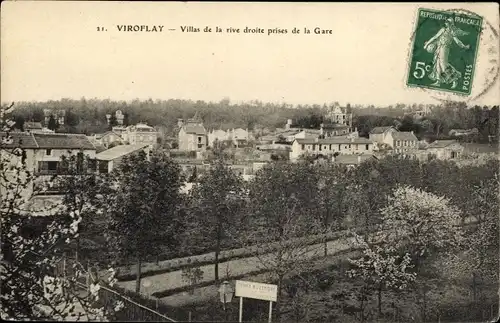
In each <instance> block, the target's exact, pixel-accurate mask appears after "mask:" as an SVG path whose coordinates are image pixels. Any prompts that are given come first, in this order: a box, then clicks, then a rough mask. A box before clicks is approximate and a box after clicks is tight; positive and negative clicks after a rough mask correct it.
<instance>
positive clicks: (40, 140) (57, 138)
mask: <svg viewBox="0 0 500 323" xmlns="http://www.w3.org/2000/svg"><path fill="white" fill-rule="evenodd" d="M33 136H34V137H35V140H36V142H37V144H38V148H42V149H92V150H95V147H94V145H93V144H92V142H91V141H90V140H89V138H87V136H85V135H81V134H70V133H34V134H33Z"/></svg>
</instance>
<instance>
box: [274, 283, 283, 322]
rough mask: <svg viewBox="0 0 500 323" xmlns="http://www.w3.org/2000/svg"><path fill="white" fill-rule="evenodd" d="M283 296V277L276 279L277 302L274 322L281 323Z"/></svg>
mask: <svg viewBox="0 0 500 323" xmlns="http://www.w3.org/2000/svg"><path fill="white" fill-rule="evenodd" d="M282 296H283V275H280V276H279V277H278V300H277V302H276V307H275V308H276V322H280V321H281V298H282Z"/></svg>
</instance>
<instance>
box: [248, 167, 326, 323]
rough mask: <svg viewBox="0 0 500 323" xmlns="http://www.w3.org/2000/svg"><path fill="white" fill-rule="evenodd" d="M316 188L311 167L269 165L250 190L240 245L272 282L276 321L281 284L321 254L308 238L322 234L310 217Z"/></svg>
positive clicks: (312, 217) (311, 216) (312, 216)
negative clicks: (249, 251)
mask: <svg viewBox="0 0 500 323" xmlns="http://www.w3.org/2000/svg"><path fill="white" fill-rule="evenodd" d="M317 185H318V183H317V181H316V180H315V176H314V169H313V167H312V166H311V165H308V164H306V163H298V164H282V163H273V164H270V165H268V166H266V167H264V168H262V169H261V170H259V172H258V173H257V174H256V177H255V179H254V180H253V181H252V182H251V183H250V186H249V201H248V208H247V212H248V213H247V214H248V215H247V216H246V217H245V218H244V219H243V220H242V225H243V226H244V227H247V226H248V227H252V228H253V230H250V231H247V232H244V233H241V234H240V239H241V240H242V241H243V243H245V245H247V246H252V248H254V249H252V250H255V252H256V253H257V255H256V257H257V259H258V262H259V267H261V268H262V269H266V270H267V271H269V273H270V275H271V278H272V279H273V280H274V281H276V282H277V285H278V303H277V306H276V316H277V319H278V320H279V318H280V303H279V302H280V300H281V298H282V294H283V290H284V289H285V279H286V278H287V277H288V276H290V275H292V274H293V273H302V272H306V271H307V270H309V269H310V266H311V265H312V264H311V262H310V258H312V257H314V256H318V255H319V254H320V250H319V248H317V247H312V246H311V237H309V236H310V235H316V234H320V233H322V229H321V224H320V223H319V221H318V219H317V217H316V216H315V212H316V211H317V206H316V205H315V204H316V203H315V201H316V194H317ZM241 240H240V241H241Z"/></svg>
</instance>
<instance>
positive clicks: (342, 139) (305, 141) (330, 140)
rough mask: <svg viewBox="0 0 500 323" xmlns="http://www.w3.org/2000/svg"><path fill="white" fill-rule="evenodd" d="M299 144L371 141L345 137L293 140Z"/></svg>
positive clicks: (362, 142)
mask: <svg viewBox="0 0 500 323" xmlns="http://www.w3.org/2000/svg"><path fill="white" fill-rule="evenodd" d="M295 140H296V141H297V142H298V143H299V144H322V145H329V144H373V141H371V140H370V139H367V138H362V137H360V138H352V139H351V138H349V137H345V136H338V137H330V138H325V139H314V138H305V139H302V138H297V139H295Z"/></svg>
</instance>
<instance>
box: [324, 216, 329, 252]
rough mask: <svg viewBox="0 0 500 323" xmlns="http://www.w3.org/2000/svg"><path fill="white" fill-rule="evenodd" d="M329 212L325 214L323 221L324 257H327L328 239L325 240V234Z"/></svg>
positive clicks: (326, 232)
mask: <svg viewBox="0 0 500 323" xmlns="http://www.w3.org/2000/svg"><path fill="white" fill-rule="evenodd" d="M328 213H329V212H327V213H326V215H325V219H324V221H325V222H324V225H325V244H324V255H325V257H326V256H328V238H327V234H328V216H329V214H328Z"/></svg>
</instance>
